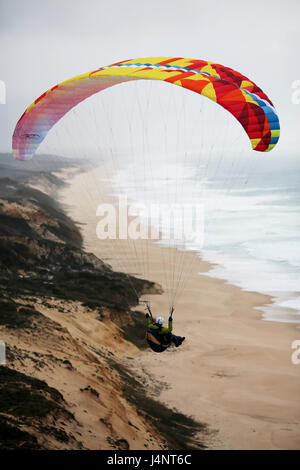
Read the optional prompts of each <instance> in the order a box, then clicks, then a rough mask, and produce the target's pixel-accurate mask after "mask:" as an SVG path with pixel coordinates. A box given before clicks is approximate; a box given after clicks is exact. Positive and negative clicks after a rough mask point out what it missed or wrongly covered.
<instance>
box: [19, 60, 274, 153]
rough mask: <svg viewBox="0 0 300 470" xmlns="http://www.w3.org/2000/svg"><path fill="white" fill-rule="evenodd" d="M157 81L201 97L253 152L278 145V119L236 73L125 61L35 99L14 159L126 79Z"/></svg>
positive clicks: (206, 64)
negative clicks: (238, 129)
mask: <svg viewBox="0 0 300 470" xmlns="http://www.w3.org/2000/svg"><path fill="white" fill-rule="evenodd" d="M145 79H146V80H147V79H152V80H162V81H165V82H168V83H173V84H174V85H178V86H181V87H183V88H187V89H188V90H191V91H193V92H195V93H198V94H200V95H203V96H206V97H207V98H209V99H211V100H213V101H215V102H216V103H218V104H219V105H220V106H222V107H223V108H225V109H226V110H227V111H229V112H230V113H231V114H232V115H233V116H234V117H235V118H236V119H237V120H238V121H239V122H240V124H241V125H242V126H243V128H244V130H245V132H246V133H247V135H248V137H249V139H250V141H251V145H252V148H253V150H256V151H258V152H267V151H270V150H272V149H273V147H274V146H275V145H276V144H277V142H278V139H279V134H280V127H279V120H278V116H277V113H276V111H275V108H274V106H273V104H272V102H271V100H270V99H269V98H268V96H267V95H266V94H265V93H264V92H263V91H262V90H261V89H260V88H259V87H258V86H257V85H256V84H255V83H254V82H253V81H251V80H250V79H248V78H247V77H245V76H244V75H242V74H240V73H239V72H237V71H235V70H233V69H231V68H229V67H225V66H223V65H220V64H216V63H214V62H210V61H205V60H197V59H184V58H180V57H147V58H142V59H132V60H125V61H122V62H117V63H115V64H112V65H108V66H105V67H100V68H99V69H97V70H93V71H91V72H87V73H85V74H83V75H79V76H77V77H73V78H71V79H69V80H66V81H65V82H62V83H60V84H58V85H56V86H54V87H52V88H50V89H49V90H48V91H46V92H45V93H43V94H42V95H41V96H40V97H39V98H37V99H36V100H35V101H34V102H33V103H32V104H31V105H30V106H29V107H28V108H27V109H26V110H25V112H24V113H23V115H22V116H21V118H20V119H19V121H18V123H17V125H16V128H15V131H14V134H13V141H12V148H13V155H14V156H15V158H16V159H18V160H27V159H30V158H31V157H32V156H33V154H34V153H35V151H36V150H37V148H38V146H39V145H40V143H41V142H42V141H43V140H44V138H45V137H46V135H47V133H48V132H49V130H50V129H51V128H52V127H53V126H54V124H56V123H57V122H58V121H59V120H60V119H61V118H62V117H63V116H64V115H65V114H66V113H67V112H68V111H70V110H71V109H72V108H74V107H75V106H76V105H78V104H79V103H80V102H82V101H83V100H85V99H87V98H88V97H90V96H92V95H93V94H95V93H98V92H100V91H102V90H104V89H106V88H108V87H112V86H113V85H117V84H119V83H122V82H126V81H130V80H145Z"/></svg>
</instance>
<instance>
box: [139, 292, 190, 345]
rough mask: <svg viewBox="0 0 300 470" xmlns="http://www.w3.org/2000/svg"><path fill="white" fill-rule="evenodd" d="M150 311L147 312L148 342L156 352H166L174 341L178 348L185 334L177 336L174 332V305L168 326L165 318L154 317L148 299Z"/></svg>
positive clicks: (146, 303)
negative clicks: (165, 324) (165, 325)
mask: <svg viewBox="0 0 300 470" xmlns="http://www.w3.org/2000/svg"><path fill="white" fill-rule="evenodd" d="M144 303H145V305H146V308H147V310H148V313H146V325H147V343H148V344H149V346H150V348H151V349H152V351H154V352H157V353H159V352H164V351H165V350H166V349H167V348H169V346H171V344H172V343H173V344H174V345H175V346H176V348H178V347H179V346H180V345H181V344H182V343H183V341H184V340H185V336H176V335H174V334H173V333H172V331H173V312H174V308H173V307H172V309H171V311H170V316H169V320H168V328H166V327H163V324H164V318H163V317H158V318H157V319H156V320H155V319H154V318H153V315H152V312H151V309H150V305H149V303H148V302H147V301H145V302H144Z"/></svg>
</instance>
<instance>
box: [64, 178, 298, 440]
mask: <svg viewBox="0 0 300 470" xmlns="http://www.w3.org/2000/svg"><path fill="white" fill-rule="evenodd" d="M101 177H102V178H103V172H102V171H101V169H96V170H93V171H89V172H86V173H81V174H78V175H76V176H75V177H73V178H72V179H70V180H69V185H68V186H67V187H66V188H64V189H63V190H62V191H60V194H59V199H60V201H61V202H62V203H63V204H64V206H65V209H66V210H67V212H68V214H69V215H70V217H71V218H72V219H73V220H75V221H76V222H78V223H79V224H81V225H80V227H81V231H82V234H83V237H84V247H85V249H86V250H87V251H89V252H93V253H94V254H95V255H96V256H98V257H99V258H101V259H103V260H105V261H107V262H108V263H110V264H112V266H113V267H114V268H115V269H120V270H123V269H124V270H126V268H128V272H134V265H132V266H131V265H130V262H131V259H130V258H128V264H126V263H123V265H122V266H121V265H119V264H118V261H117V262H114V258H113V256H112V255H113V253H114V248H115V246H116V245H115V243H118V250H120V247H121V249H122V246H124V250H126V245H125V244H126V243H127V242H125V241H124V242H122V241H118V242H115V241H114V240H99V239H98V238H97V236H96V224H97V221H98V218H97V217H96V215H95V214H96V207H97V204H99V203H100V202H102V203H103V202H112V201H113V197H112V196H111V194H110V191H109V186H108V185H107V183H106V182H104V181H101V183H100V179H101ZM137 246H138V249H140V250H148V251H147V256H148V257H150V258H151V260H152V266H151V273H154V278H153V275H152V277H151V279H150V280H152V281H156V282H158V283H160V284H162V286H163V288H165V287H166V286H165V285H164V276H165V274H164V275H163V273H162V264H163V263H162V260H164V270H165V269H166V264H165V260H168V259H172V254H171V255H170V254H169V255H168V256H166V250H170V249H168V248H165V247H161V246H159V245H157V244H155V243H149V242H145V241H138V243H137ZM187 261H188V266H189V267H190V270H191V273H190V278H189V281H188V283H187V285H186V288H185V290H184V291H183V292H182V294H181V295H180V297H179V299H178V301H177V303H176V310H175V313H174V331H175V333H177V334H179V335H182V336H186V341H185V343H184V344H183V346H182V347H180V348H178V349H170V350H168V351H166V352H165V353H163V354H155V353H153V352H151V351H150V350H146V351H143V352H141V351H139V350H136V354H135V358H136V359H135V365H134V366H133V365H132V361H131V367H135V368H136V370H137V373H139V374H141V373H143V370H146V371H147V372H148V373H149V374H150V375H152V376H153V377H154V378H155V379H157V380H159V381H162V382H164V384H165V386H164V388H163V390H162V392H161V395H160V397H159V398H160V400H161V401H163V402H165V403H167V404H168V405H170V406H171V407H174V408H176V409H178V410H179V411H181V412H183V413H185V414H187V415H191V416H193V417H194V418H195V419H197V420H198V421H200V422H205V423H207V424H208V426H209V429H210V431H211V433H210V435H209V438H208V442H209V447H210V448H216V449H300V403H299V396H300V366H299V365H298V366H297V365H294V364H292V361H291V355H292V352H293V350H292V347H291V344H292V342H293V341H294V340H296V339H300V330H299V328H297V325H295V324H288V323H276V322H270V321H268V322H267V321H263V320H262V319H261V318H262V313H261V311H260V309H259V307H261V306H262V305H265V304H269V303H271V302H272V299H271V297H269V296H266V295H262V294H259V293H256V292H245V291H243V290H241V289H240V288H238V287H235V286H233V285H230V284H228V283H226V281H222V280H220V279H215V278H212V277H209V276H206V275H205V273H207V272H208V271H209V270H210V267H211V266H210V264H209V263H207V262H204V261H202V260H201V258H200V257H198V256H197V255H196V254H195V253H192V252H190V253H189V254H188V255H187ZM167 269H168V266H167ZM170 269H171V267H170ZM137 274H138V273H137ZM147 299H150V300H151V306H152V309H153V311H154V312H155V313H157V314H158V313H159V314H162V315H163V316H164V317H165V318H167V317H168V298H167V295H156V296H151V298H150V297H149V296H147ZM141 308H142V307H141V306H140V307H139V309H141Z"/></svg>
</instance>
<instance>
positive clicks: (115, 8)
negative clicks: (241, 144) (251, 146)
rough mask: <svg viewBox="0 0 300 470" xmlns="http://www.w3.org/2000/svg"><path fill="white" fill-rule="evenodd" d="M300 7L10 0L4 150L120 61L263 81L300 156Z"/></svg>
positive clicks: (257, 1)
mask: <svg viewBox="0 0 300 470" xmlns="http://www.w3.org/2000/svg"><path fill="white" fill-rule="evenodd" d="M299 18H300V2H299V0H286V1H285V2H283V1H282V0H271V1H269V0H252V1H248V2H241V1H234V0H227V1H217V0H209V1H208V0H184V1H183V0H151V1H150V0H127V1H124V0H84V1H83V0H80V1H79V0H43V1H41V0H0V51H1V53H0V79H1V80H3V81H4V82H5V84H6V90H7V91H6V93H7V98H6V104H5V105H3V104H1V105H0V123H1V126H0V151H10V148H11V135H12V133H13V129H14V126H15V123H16V122H17V120H18V118H19V117H20V115H21V114H22V113H23V111H24V109H25V108H26V107H27V106H28V105H29V104H30V103H31V102H32V101H33V100H34V99H35V98H36V97H38V96H39V95H40V94H41V93H43V92H44V91H45V90H47V89H48V88H50V87H51V86H53V85H55V84H57V83H59V82H61V81H62V80H65V79H67V78H70V77H72V76H74V75H78V74H81V73H84V72H87V71H89V70H92V69H95V68H98V67H100V66H101V65H106V64H110V63H112V62H116V61H119V60H124V59H127V58H128V59H129V58H135V57H147V56H177V57H178V56H181V57H194V58H199V59H208V60H213V61H215V62H219V63H221V64H224V65H228V66H230V67H232V68H234V69H237V70H238V71H240V72H242V73H243V74H245V75H246V76H248V77H249V78H251V79H253V80H254V81H255V82H256V83H257V84H258V85H259V86H260V87H261V88H262V89H263V90H264V91H265V92H266V93H267V94H268V95H269V97H270V98H271V100H272V101H273V103H274V105H275V107H276V109H277V111H278V114H279V118H280V123H281V128H282V132H281V139H280V141H279V144H278V146H277V148H275V150H274V151H273V152H274V153H275V152H276V153H277V154H278V156H285V157H287V156H289V155H296V154H297V152H298V153H299V139H300V137H299V135H300V129H299V124H300V104H298V105H297V104H292V93H293V89H292V83H293V82H294V81H295V80H300V61H299V53H300V27H299Z"/></svg>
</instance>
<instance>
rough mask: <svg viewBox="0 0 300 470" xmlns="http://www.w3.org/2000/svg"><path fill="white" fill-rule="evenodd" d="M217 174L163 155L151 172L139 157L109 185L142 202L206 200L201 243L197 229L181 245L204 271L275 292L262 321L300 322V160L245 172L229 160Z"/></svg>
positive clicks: (244, 286)
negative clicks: (196, 257)
mask: <svg viewBox="0 0 300 470" xmlns="http://www.w3.org/2000/svg"><path fill="white" fill-rule="evenodd" d="M276 162H277V163H276ZM212 173H213V172H210V174H206V175H205V178H204V172H203V171H202V170H201V166H200V167H199V164H198V163H196V159H194V160H193V158H191V159H189V161H188V162H185V164H182V163H181V162H180V159H177V161H176V162H171V163H170V162H164V161H163V160H160V161H159V165H154V166H152V167H151V171H148V169H145V163H144V162H141V163H140V164H138V163H137V162H136V161H135V163H134V168H133V167H131V166H130V165H129V166H128V167H125V168H123V170H120V171H119V172H118V174H117V175H115V176H114V178H113V179H112V180H111V183H112V187H113V188H114V189H113V191H114V194H115V195H124V194H126V195H127V197H128V199H129V200H130V201H132V202H135V203H140V204H144V205H145V206H147V205H149V204H153V203H154V204H157V203H158V204H170V202H171V203H174V201H176V202H180V203H184V204H195V203H201V204H203V207H204V243H203V237H202V236H201V234H199V237H197V236H196V237H195V239H194V240H193V242H191V241H186V242H185V243H181V244H179V246H178V248H180V249H183V250H193V251H195V252H197V253H198V255H199V256H201V257H202V258H203V259H204V260H207V261H209V262H210V263H212V264H213V267H212V268H211V270H210V271H209V272H208V273H205V275H208V276H212V277H217V278H220V279H223V280H226V281H228V282H229V283H231V284H234V285H236V286H239V287H240V288H242V289H244V290H247V291H256V292H260V293H263V294H268V295H271V296H272V297H273V303H272V304H269V305H265V306H263V312H264V313H263V318H264V320H268V321H279V322H292V323H299V324H300V168H299V165H298V164H297V163H296V164H295V162H292V163H287V164H286V165H285V164H284V162H282V161H281V162H280V164H278V159H277V160H275V164H271V165H270V160H268V161H267V163H266V162H264V163H262V164H261V163H259V164H258V165H256V164H255V165H254V167H253V166H252V169H251V171H249V172H248V173H247V174H246V176H245V174H243V175H241V174H234V175H232V174H231V175H230V169H229V166H228V165H227V167H226V165H225V166H224V167H223V170H222V171H218V174H214V177H212ZM199 176H200V177H199ZM199 181H201V184H200V183H199ZM140 214H141V213H140ZM157 223H158V222H157ZM175 223H176V224H180V223H182V220H180V219H177V220H176V222H175ZM159 229H160V230H161V231H163V225H162V224H161V222H160V226H159ZM200 241H201V242H200ZM161 243H164V244H166V245H168V243H166V240H162V241H161ZM197 243H198V245H197ZM260 310H261V307H260Z"/></svg>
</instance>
